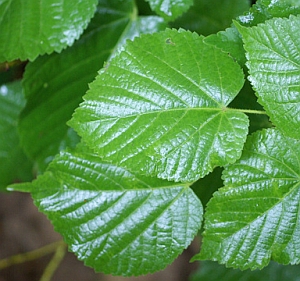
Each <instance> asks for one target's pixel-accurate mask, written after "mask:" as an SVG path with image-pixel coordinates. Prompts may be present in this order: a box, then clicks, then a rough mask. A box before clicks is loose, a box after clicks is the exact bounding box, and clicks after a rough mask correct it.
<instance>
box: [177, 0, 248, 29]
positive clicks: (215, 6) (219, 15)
mask: <svg viewBox="0 0 300 281" xmlns="http://www.w3.org/2000/svg"><path fill="white" fill-rule="evenodd" d="M249 2H250V1H249V0H214V1H211V0H195V3H194V5H193V6H192V7H191V8H190V9H189V10H188V11H187V13H185V14H184V15H182V17H180V18H178V19H177V20H176V21H175V22H173V23H172V27H176V28H184V29H188V30H191V31H196V32H197V33H199V34H202V35H209V34H213V33H216V32H218V31H221V30H225V29H226V28H228V27H229V26H230V25H231V24H232V19H234V18H236V17H237V16H239V15H241V14H242V13H244V12H245V11H247V10H248V9H249V7H250V3H249Z"/></svg>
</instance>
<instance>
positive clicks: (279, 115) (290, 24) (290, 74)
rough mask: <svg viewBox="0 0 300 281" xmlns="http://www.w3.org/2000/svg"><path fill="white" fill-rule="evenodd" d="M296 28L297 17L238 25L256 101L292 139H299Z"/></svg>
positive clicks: (299, 73)
mask: <svg viewBox="0 0 300 281" xmlns="http://www.w3.org/2000/svg"><path fill="white" fill-rule="evenodd" d="M299 29H300V16H298V17H295V16H291V17H290V18H289V19H282V18H274V19H272V20H269V21H267V22H266V23H265V24H261V25H259V26H257V27H252V28H245V27H244V28H243V27H241V26H240V27H239V31H240V32H241V34H242V36H243V41H244V43H245V49H246V51H247V53H246V56H247V59H248V62H247V66H248V68H249V72H250V77H249V79H250V81H251V83H252V85H253V87H254V88H255V90H256V92H257V96H258V101H259V103H261V104H262V105H263V106H264V108H265V110H266V111H267V113H268V115H269V116H270V117H271V120H272V122H273V123H274V124H275V125H276V126H277V127H278V128H279V129H280V130H281V131H282V132H284V133H285V134H286V135H288V136H290V137H295V138H300V83H299V77H300V37H299V36H298V31H299ZM262 65H263V67H262ZM287 124H288V126H287Z"/></svg>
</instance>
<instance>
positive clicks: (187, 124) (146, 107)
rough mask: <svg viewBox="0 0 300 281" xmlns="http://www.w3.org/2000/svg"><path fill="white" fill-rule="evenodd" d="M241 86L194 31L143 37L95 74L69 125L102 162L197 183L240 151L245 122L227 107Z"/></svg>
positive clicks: (235, 72) (233, 67) (231, 67)
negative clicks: (110, 162) (196, 181)
mask: <svg viewBox="0 0 300 281" xmlns="http://www.w3.org/2000/svg"><path fill="white" fill-rule="evenodd" d="M137 58H139V59H137ZM243 83H244V79H243V72H242V70H241V69H240V67H239V65H238V64H237V63H235V62H234V61H233V60H232V59H231V58H230V57H229V56H228V55H227V54H224V53H223V52H221V51H220V50H218V49H217V48H215V47H213V46H209V45H207V44H205V43H204V42H203V37H199V36H198V35H197V34H195V33H190V32H187V31H184V30H180V31H176V30H166V31H165V32H160V33H156V34H153V35H144V36H141V37H140V38H138V39H136V40H134V41H133V42H128V44H127V45H126V47H125V48H124V50H123V51H122V52H121V53H120V54H118V56H116V57H115V58H114V59H113V60H111V61H110V62H109V64H108V65H107V68H105V69H103V70H102V71H101V73H100V74H99V76H97V78H96V80H95V81H94V82H93V83H92V84H91V85H90V90H89V91H88V93H87V94H86V95H85V96H84V100H85V101H84V102H83V103H82V104H81V105H80V107H79V108H78V109H76V111H75V114H74V115H73V119H72V120H71V121H70V122H69V124H70V125H71V126H72V127H73V128H74V129H75V130H76V131H77V132H78V134H79V135H80V136H82V138H83V139H84V141H85V142H86V143H87V144H88V146H90V147H91V148H93V149H94V151H95V152H97V153H98V154H99V155H100V156H101V157H103V159H105V160H108V161H112V163H115V164H118V165H122V166H124V167H127V168H130V169H131V170H133V171H139V172H142V173H144V174H148V175H152V176H153V175H156V176H158V177H160V178H164V179H169V180H175V181H185V182H189V181H195V180H197V179H198V178H200V177H203V176H204V175H206V174H208V173H209V172H210V171H212V170H213V168H214V167H216V166H223V165H225V164H228V163H232V162H234V161H235V160H236V159H237V158H239V156H240V153H241V150H242V147H243V144H244V141H245V138H246V135H247V132H248V119H247V117H246V115H244V114H243V113H240V112H237V111H234V110H228V109H227V108H226V105H227V104H228V103H230V102H231V101H232V100H233V99H234V97H235V96H236V94H237V93H238V91H239V90H240V89H241V87H242V85H243Z"/></svg>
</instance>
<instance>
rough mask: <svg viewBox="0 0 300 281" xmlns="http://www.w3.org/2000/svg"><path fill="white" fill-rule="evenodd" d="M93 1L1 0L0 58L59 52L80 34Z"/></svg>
mask: <svg viewBox="0 0 300 281" xmlns="http://www.w3.org/2000/svg"><path fill="white" fill-rule="evenodd" d="M96 5H97V0H85V1H73V0H55V1H53V0H52V1H51V0H47V1H42V2H41V1H39V0H31V1H27V0H13V1H11V0H2V1H1V2H0V30H1V32H0V61H11V60H14V59H21V60H26V59H29V60H34V59H35V58H36V57H37V56H38V55H41V54H45V53H47V54H49V53H52V52H53V51H56V52H60V51H61V50H62V49H63V48H65V47H67V46H70V45H72V44H73V42H74V40H75V39H78V38H79V36H80V34H81V33H82V32H83V30H84V28H86V27H87V24H88V22H89V21H90V19H91V18H92V16H93V15H94V12H95V9H96Z"/></svg>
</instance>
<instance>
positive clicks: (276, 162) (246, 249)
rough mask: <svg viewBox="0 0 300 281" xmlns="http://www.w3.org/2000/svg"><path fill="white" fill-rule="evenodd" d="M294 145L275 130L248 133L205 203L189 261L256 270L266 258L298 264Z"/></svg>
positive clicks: (298, 161) (298, 174)
mask: <svg viewBox="0 0 300 281" xmlns="http://www.w3.org/2000/svg"><path fill="white" fill-rule="evenodd" d="M299 155H300V142H299V141H298V140H295V139H292V138H288V137H286V136H284V135H283V134H281V133H280V132H279V131H278V130H276V129H267V130H264V131H262V132H257V133H254V134H253V135H252V136H250V137H249V138H248V140H247V142H246V144H245V148H244V151H243V155H242V157H241V158H240V159H239V160H238V161H237V162H236V163H235V164H233V165H228V166H227V167H225V170H224V173H223V179H224V184H225V187H223V188H221V189H220V190H219V191H218V192H216V193H215V194H214V196H213V198H212V200H211V201H210V202H209V204H208V207H207V210H206V216H205V231H204V239H203V245H202V250H201V252H200V254H199V255H197V256H195V258H194V259H197V258H200V259H212V260H217V261H218V262H220V263H222V264H226V266H227V267H234V268H240V269H242V270H244V269H248V268H250V269H256V268H259V269H261V268H263V267H265V266H266V265H267V264H268V263H269V261H270V258H271V257H272V259H273V260H274V261H277V262H278V263H282V264H288V263H290V264H298V263H300V249H299V247H298V245H299V239H300V224H299V217H298V214H299V200H300V189H299V186H300V181H299V179H300V157H299Z"/></svg>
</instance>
